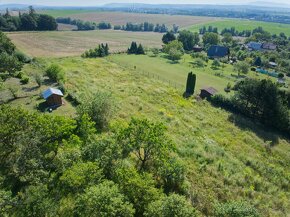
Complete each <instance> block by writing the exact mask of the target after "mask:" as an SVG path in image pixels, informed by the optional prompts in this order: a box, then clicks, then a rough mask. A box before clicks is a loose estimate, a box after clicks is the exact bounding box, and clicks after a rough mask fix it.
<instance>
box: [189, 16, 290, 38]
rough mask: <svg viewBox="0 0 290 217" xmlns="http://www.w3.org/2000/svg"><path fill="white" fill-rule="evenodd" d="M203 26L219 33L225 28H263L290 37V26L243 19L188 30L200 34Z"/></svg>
mask: <svg viewBox="0 0 290 217" xmlns="http://www.w3.org/2000/svg"><path fill="white" fill-rule="evenodd" d="M203 26H206V27H208V26H213V27H217V28H218V30H219V31H221V30H222V29H224V28H231V27H235V28H236V30H238V31H243V30H253V29H255V28H257V27H259V26H261V27H263V29H264V30H266V31H268V32H270V33H272V34H280V33H281V32H284V33H285V34H286V35H288V36H290V24H282V23H270V22H261V21H252V20H241V19H223V20H219V21H213V22H208V23H206V24H197V25H193V26H191V27H189V28H187V29H189V30H191V31H193V32H198V31H199V29H200V28H201V27H203Z"/></svg>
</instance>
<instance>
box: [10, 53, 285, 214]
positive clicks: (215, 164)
mask: <svg viewBox="0 0 290 217" xmlns="http://www.w3.org/2000/svg"><path fill="white" fill-rule="evenodd" d="M186 58H187V57H186ZM39 61H40V62H39V63H38V64H36V65H26V66H25V68H24V70H23V71H24V73H25V74H28V75H32V74H33V73H43V69H44V66H45V65H48V64H51V63H57V64H59V65H60V66H62V67H63V69H64V70H65V72H66V74H67V81H66V83H65V87H66V89H67V91H68V92H69V93H77V94H85V95H91V94H93V93H95V92H96V91H97V90H101V91H106V92H110V93H112V96H113V98H114V102H115V105H116V107H117V109H116V112H115V114H114V117H113V120H112V122H111V124H112V125H114V123H120V122H123V121H129V120H130V118H131V117H146V118H149V119H150V120H153V121H161V122H163V123H164V124H165V125H166V126H167V130H168V135H169V137H170V138H171V139H172V140H173V142H174V143H175V144H176V145H177V152H178V155H179V156H180V158H181V159H182V162H183V163H184V164H186V168H187V179H188V187H189V195H190V198H191V202H192V203H193V205H194V206H195V207H196V208H197V209H198V210H199V211H202V212H203V213H207V212H210V210H212V209H213V207H214V204H215V203H216V202H218V201H231V200H235V201H240V200H245V201H248V202H249V203H251V204H252V205H254V206H255V207H256V208H257V209H258V210H259V212H260V214H261V216H287V214H288V213H289V212H290V204H289V200H290V195H289V182H288V181H289V174H290V168H289V164H290V145H289V141H287V140H286V139H285V138H283V137H282V136H280V135H279V134H276V133H275V132H273V131H268V130H265V129H263V128H262V127H260V126H258V125H256V124H253V123H252V122H251V121H249V120H247V119H244V118H242V117H240V116H237V115H233V114H231V113H228V112H226V111H224V110H222V109H220V108H215V107H213V106H211V105H210V104H209V103H208V102H206V101H195V100H194V99H193V98H190V99H188V100H186V99H184V98H183V97H182V91H180V90H176V89H175V88H172V86H171V85H169V84H168V83H166V82H164V81H161V80H158V79H156V78H153V77H148V76H145V75H144V74H143V73H141V72H140V71H141V70H148V71H150V72H151V73H153V72H154V71H157V66H158V68H164V71H158V72H156V73H160V75H161V74H162V73H163V76H166V74H165V71H167V70H168V76H167V77H172V78H176V80H180V81H181V80H183V78H185V75H186V72H187V71H188V70H189V67H186V66H185V65H186V61H187V60H185V63H184V64H183V63H182V64H181V65H180V66H179V65H172V64H170V63H167V61H166V60H164V59H162V57H156V58H153V57H148V56H125V55H116V56H111V57H108V58H102V59H100V58H99V59H82V58H80V57H74V58H53V59H40V60H39ZM129 62H130V64H132V65H137V67H136V70H135V69H134V68H132V66H131V65H128V63H129ZM142 64H143V65H142ZM157 64H158V65H157ZM155 65H156V66H155ZM139 69H140V71H139ZM193 71H197V70H193ZM173 73H176V75H178V74H179V75H181V74H182V73H183V75H182V76H183V77H182V76H180V78H179V77H175V76H173ZM200 73H204V74H206V73H211V72H207V70H205V71H204V72H200ZM213 77H214V76H213ZM199 79H200V80H201V79H203V77H202V76H198V80H199ZM204 79H208V81H206V82H210V81H211V82H215V81H214V79H213V80H211V78H209V77H208V78H207V77H204ZM216 81H217V82H219V79H217V80H216ZM11 82H14V84H15V81H11ZM45 85H52V84H49V83H46V84H45ZM198 85H200V84H198ZM221 86H222V85H221ZM45 87H46V86H43V87H42V89H43V88H45ZM21 88H22V89H23V91H22V95H21V97H23V98H21V99H17V100H14V101H12V102H11V103H12V104H13V105H16V106H19V105H20V104H21V105H22V106H24V107H27V108H30V109H36V107H37V104H41V103H43V102H44V100H43V99H41V98H39V93H40V92H41V90H42V89H38V88H37V87H36V83H35V82H34V80H33V78H31V82H30V83H29V84H28V85H21ZM25 95H27V96H26V98H25ZM53 114H55V115H60V114H65V115H69V116H73V115H74V107H72V105H71V104H70V103H69V102H68V101H66V104H65V105H64V106H62V107H61V108H59V109H58V110H56V111H54V112H53V113H52V115H53ZM269 146H270V147H271V148H270V151H269ZM205 215H206V214H205Z"/></svg>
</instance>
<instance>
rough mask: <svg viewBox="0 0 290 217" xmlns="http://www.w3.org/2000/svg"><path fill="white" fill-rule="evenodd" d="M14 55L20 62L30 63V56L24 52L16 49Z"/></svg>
mask: <svg viewBox="0 0 290 217" xmlns="http://www.w3.org/2000/svg"><path fill="white" fill-rule="evenodd" d="M14 55H15V56H16V58H17V59H18V60H19V61H20V62H22V63H30V62H31V58H30V57H29V56H27V55H25V54H24V53H22V52H21V51H16V52H15V54H14Z"/></svg>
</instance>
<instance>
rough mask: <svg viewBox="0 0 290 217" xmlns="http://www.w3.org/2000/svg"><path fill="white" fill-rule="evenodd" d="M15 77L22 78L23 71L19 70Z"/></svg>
mask: <svg viewBox="0 0 290 217" xmlns="http://www.w3.org/2000/svg"><path fill="white" fill-rule="evenodd" d="M15 77H16V78H19V79H22V77H23V72H19V73H18V74H17V75H16V76H15Z"/></svg>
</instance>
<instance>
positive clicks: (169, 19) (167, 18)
mask: <svg viewBox="0 0 290 217" xmlns="http://www.w3.org/2000/svg"><path fill="white" fill-rule="evenodd" d="M46 13H48V14H51V13H50V11H46ZM56 14H57V15H58V16H60V15H62V14H61V13H56V12H54V13H53V15H56ZM63 16H64V17H65V16H67V17H71V18H74V19H81V20H85V21H93V22H97V23H98V22H102V21H105V22H110V23H112V24H113V25H124V24H126V23H127V22H132V23H142V22H150V23H154V24H157V23H159V24H163V23H164V24H166V25H168V26H172V25H173V24H176V25H178V26H180V27H181V28H184V27H189V26H192V25H195V24H203V23H208V22H213V21H216V20H219V19H218V18H213V17H195V16H181V15H166V14H140V13H125V12H98V11H94V12H87V13H84V12H83V11H82V12H81V13H71V14H69V13H64V14H63Z"/></svg>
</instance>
